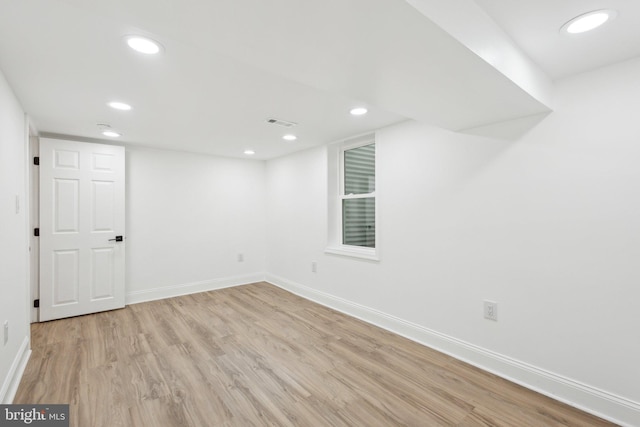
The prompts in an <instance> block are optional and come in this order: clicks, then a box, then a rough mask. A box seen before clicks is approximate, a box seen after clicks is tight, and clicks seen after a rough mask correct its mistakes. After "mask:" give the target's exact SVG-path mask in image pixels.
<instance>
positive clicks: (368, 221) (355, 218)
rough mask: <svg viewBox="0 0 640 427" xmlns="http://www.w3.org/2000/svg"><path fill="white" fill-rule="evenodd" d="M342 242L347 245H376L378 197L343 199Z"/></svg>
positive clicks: (368, 246) (371, 246)
mask: <svg viewBox="0 0 640 427" xmlns="http://www.w3.org/2000/svg"><path fill="white" fill-rule="evenodd" d="M342 242H343V244H345V245H351V246H364V247H367V248H375V247H376V199H375V198H373V197H366V198H362V199H344V200H343V201H342Z"/></svg>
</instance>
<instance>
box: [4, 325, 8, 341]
mask: <svg viewBox="0 0 640 427" xmlns="http://www.w3.org/2000/svg"><path fill="white" fill-rule="evenodd" d="M8 341H9V321H8V320H5V321H4V345H7V342H8Z"/></svg>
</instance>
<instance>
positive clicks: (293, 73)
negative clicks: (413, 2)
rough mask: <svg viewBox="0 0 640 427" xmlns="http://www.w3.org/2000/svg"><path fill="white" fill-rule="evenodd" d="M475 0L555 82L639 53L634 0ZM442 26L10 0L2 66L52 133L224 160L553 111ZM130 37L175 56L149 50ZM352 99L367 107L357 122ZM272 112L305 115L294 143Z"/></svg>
mask: <svg viewBox="0 0 640 427" xmlns="http://www.w3.org/2000/svg"><path fill="white" fill-rule="evenodd" d="M449 1H453V0H449ZM456 1H459V2H460V5H461V7H463V6H464V3H465V1H464V0H456ZM468 1H471V0H467V2H468ZM477 3H478V4H479V5H480V6H482V7H483V8H485V9H486V10H487V11H488V13H489V14H490V15H491V16H492V17H493V18H494V19H495V21H496V22H497V23H498V24H499V25H500V26H501V27H502V28H503V29H504V31H506V32H507V33H508V34H509V35H510V36H511V38H512V39H513V40H514V41H515V42H516V43H517V44H518V45H519V46H520V47H521V48H523V49H524V51H525V53H526V54H527V55H528V56H529V57H530V58H532V59H533V60H534V61H535V62H536V63H537V64H538V65H540V66H541V67H542V69H543V70H545V71H546V72H547V73H548V74H549V75H550V76H552V77H560V76H564V75H567V74H573V73H577V72H580V71H582V70H586V69H590V68H593V67H596V66H600V65H604V64H606V63H610V62H615V61H618V60H622V59H626V58H628V57H631V56H637V55H638V54H640V48H639V46H638V40H640V37H638V36H640V34H637V33H638V31H640V25H635V24H636V23H640V11H639V10H638V8H639V7H640V6H638V3H640V2H636V1H631V0H627V1H625V0H617V1H614V0H611V1H598V2H595V1H589V0H575V1H569V0H565V1H551V0H536V1H535V2H533V1H532V2H517V1H513V0H478V1H477ZM596 3H597V6H596V5H595V4H596ZM522 5H525V6H522ZM578 6H580V7H578ZM602 7H612V8H616V9H618V10H619V11H620V15H619V16H618V18H617V19H616V21H614V22H613V23H612V24H611V25H609V26H607V27H605V28H603V29H601V30H597V31H599V32H600V33H599V34H601V37H603V39H596V35H595V33H594V35H593V37H592V36H591V35H589V38H586V37H584V38H580V39H579V38H574V39H567V38H566V37H565V36H564V35H561V34H559V32H558V28H559V26H560V25H562V24H563V23H564V22H565V21H566V20H568V19H569V18H571V17H572V16H573V15H575V14H578V13H581V12H585V11H588V10H591V9H594V8H602ZM526 12H529V13H526ZM627 14H628V16H627ZM460 19H461V20H462V21H461V22H463V23H464V19H465V17H464V14H463V13H461V18H460ZM468 24H469V25H473V22H469V23H468ZM617 25H620V26H621V27H622V28H621V29H617V27H614V26H617ZM443 28H445V27H441V26H439V25H438V24H437V23H436V22H433V20H431V19H428V18H427V17H425V15H423V14H421V13H420V12H418V11H417V10H416V9H415V8H413V7H411V6H410V5H409V4H408V3H407V2H405V1H404V0H375V1H371V0H315V1H305V2H300V1H297V0H268V1H267V0H163V1H157V0H111V1H109V2H104V1H98V0H20V1H15V0H0V69H1V70H2V72H3V73H4V74H5V76H6V77H7V80H8V81H9V83H10V84H11V86H12V87H13V89H14V91H15V92H16V95H17V97H18V99H19V100H20V101H21V103H22V104H23V107H24V108H25V110H26V111H27V113H28V114H29V115H30V117H31V119H32V121H33V123H34V124H35V126H36V127H37V129H38V131H39V132H40V133H42V134H59V135H69V136H75V137H82V138H99V137H100V134H99V132H98V129H97V127H96V124H97V123H109V124H111V126H112V127H113V128H115V129H117V130H119V131H121V132H122V133H123V137H122V138H121V140H122V141H123V142H125V143H129V144H140V145H146V146H153V147H159V148H168V149H174V150H183V151H191V152H198V153H208V154H215V155H221V156H230V157H243V154H242V152H243V151H244V150H245V149H247V148H252V149H254V150H255V151H256V156H255V158H258V159H269V158H273V157H278V156H281V155H284V154H287V153H290V152H293V151H296V150H300V149H304V148H307V147H311V146H315V145H320V144H326V143H329V142H332V141H336V140H339V139H342V138H346V137H349V136H353V135H357V134H361V133H364V132H367V131H371V130H373V129H377V128H380V127H384V126H387V125H390V124H393V123H397V122H399V121H402V120H405V119H408V118H410V119H416V120H421V121H426V122H429V123H434V124H437V125H440V126H443V127H447V128H450V129H453V130H459V129H465V128H471V127H476V126H482V125H486V124H491V123H495V122H500V121H504V120H510V119H517V118H521V117H526V116H530V115H534V114H539V113H543V112H546V111H549V106H547V105H544V104H542V103H541V102H540V101H539V100H537V99H536V98H535V97H533V96H532V95H531V94H530V93H528V92H527V90H525V89H523V88H522V87H520V86H519V85H518V84H516V83H514V81H512V80H510V79H509V78H508V77H506V76H505V75H504V74H503V73H501V72H498V71H497V70H496V69H494V68H493V67H492V66H491V65H490V64H489V63H488V62H487V61H486V59H483V58H480V57H479V56H478V55H477V54H476V53H474V52H473V51H472V50H470V49H469V48H467V47H466V46H465V45H464V44H463V43H462V42H461V41H460V40H458V39H456V38H455V37H454V36H452V35H450V34H448V33H447V32H445V31H444V30H443ZM128 34H142V35H147V36H150V37H152V38H154V39H156V40H158V41H160V42H161V43H162V44H163V45H164V48H165V51H164V53H163V54H162V55H160V56H158V57H145V56H141V55H140V54H137V53H135V52H133V51H131V50H129V49H128V48H127V47H126V45H125V44H124V41H123V36H125V35H128ZM563 37H564V38H565V39H566V40H563ZM538 41H539V43H538ZM598 49H599V50H598ZM585 52H588V53H589V54H588V55H587V54H585ZM112 100H120V101H125V102H128V103H130V104H132V105H133V110H132V111H130V112H120V111H114V110H111V109H110V108H109V107H107V106H106V103H107V102H108V101H112ZM356 105H365V106H367V107H368V108H369V111H370V113H369V114H368V115H366V116H363V117H353V116H350V115H349V114H348V110H349V109H350V108H351V107H352V106H356ZM269 117H275V118H279V119H284V120H288V121H293V122H296V123H298V125H297V126H296V127H295V128H293V129H291V130H290V131H291V132H292V133H295V134H296V135H297V136H298V141H296V142H285V141H283V140H282V139H281V137H282V135H284V133H288V132H289V130H286V129H283V128H279V127H276V126H274V125H269V124H266V122H265V120H266V119H267V118H269ZM103 138H104V137H103Z"/></svg>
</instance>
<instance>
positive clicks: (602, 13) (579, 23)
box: [561, 9, 617, 34]
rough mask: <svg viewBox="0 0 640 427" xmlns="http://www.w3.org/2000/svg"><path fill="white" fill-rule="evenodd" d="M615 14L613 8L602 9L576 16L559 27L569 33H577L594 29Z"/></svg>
mask: <svg viewBox="0 0 640 427" xmlns="http://www.w3.org/2000/svg"><path fill="white" fill-rule="evenodd" d="M616 15H617V12H616V11H615V10H610V9H602V10H594V11H592V12H588V13H584V14H582V15H579V16H576V17H575V18H573V19H572V20H570V21H569V22H567V23H566V24H564V25H563V26H562V28H561V30H562V31H565V32H567V33H569V34H579V33H584V32H587V31H591V30H594V29H596V28H598V27H599V26H601V25H603V24H604V23H605V22H607V21H610V20H612V19H613V18H615V17H616Z"/></svg>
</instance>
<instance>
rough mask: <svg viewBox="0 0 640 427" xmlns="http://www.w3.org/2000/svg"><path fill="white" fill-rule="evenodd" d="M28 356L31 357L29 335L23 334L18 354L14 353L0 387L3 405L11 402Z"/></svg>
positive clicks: (0, 400) (0, 398)
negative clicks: (0, 387) (14, 355)
mask: <svg viewBox="0 0 640 427" xmlns="http://www.w3.org/2000/svg"><path fill="white" fill-rule="evenodd" d="M29 357H31V349H30V348H29V336H25V337H24V339H23V340H22V345H21V346H20V350H18V354H16V357H15V358H14V359H13V363H12V364H11V368H10V369H9V373H8V374H7V377H6V378H5V380H4V383H3V384H2V389H0V403H2V404H5V405H10V404H11V403H13V398H14V397H15V396H16V392H17V391H18V386H19V385H20V380H22V375H23V374H24V370H25V369H26V367H27V362H29Z"/></svg>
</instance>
